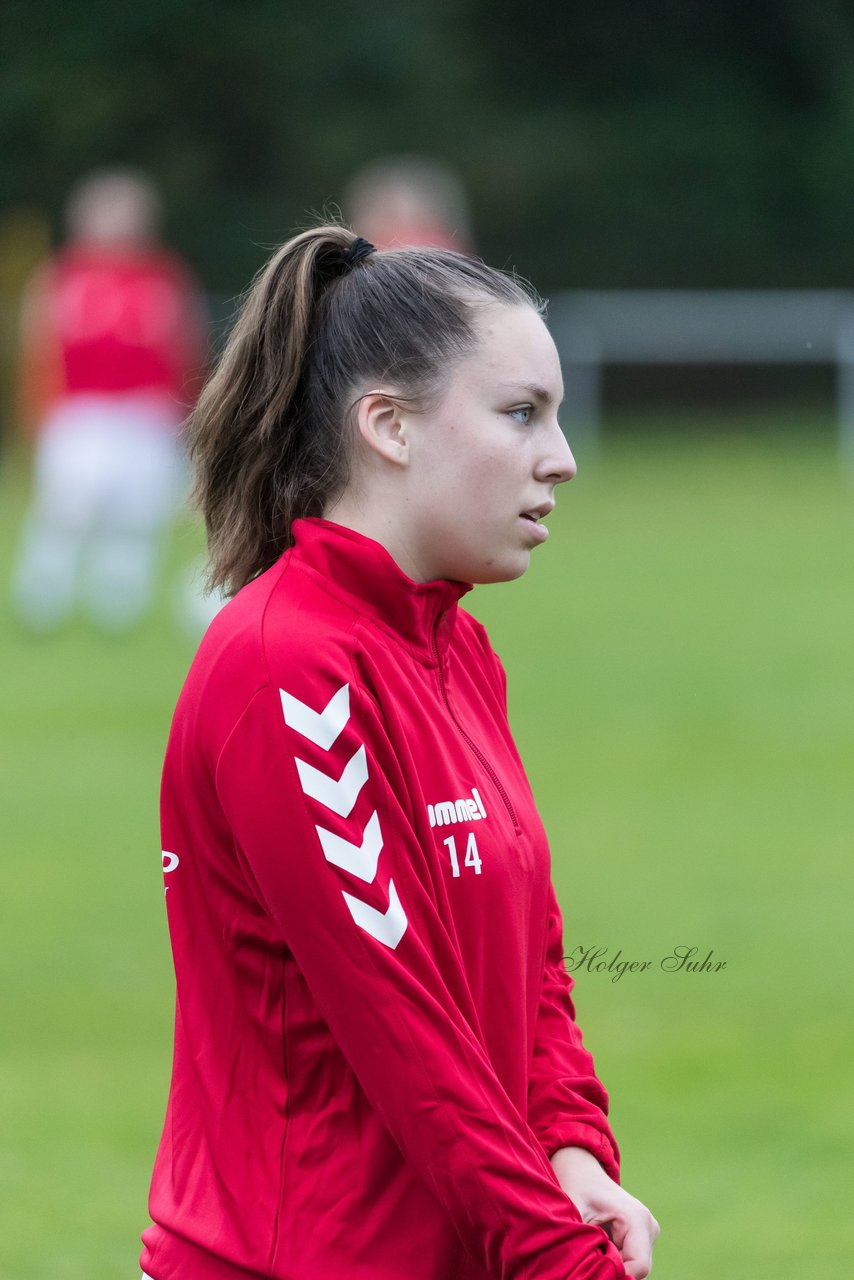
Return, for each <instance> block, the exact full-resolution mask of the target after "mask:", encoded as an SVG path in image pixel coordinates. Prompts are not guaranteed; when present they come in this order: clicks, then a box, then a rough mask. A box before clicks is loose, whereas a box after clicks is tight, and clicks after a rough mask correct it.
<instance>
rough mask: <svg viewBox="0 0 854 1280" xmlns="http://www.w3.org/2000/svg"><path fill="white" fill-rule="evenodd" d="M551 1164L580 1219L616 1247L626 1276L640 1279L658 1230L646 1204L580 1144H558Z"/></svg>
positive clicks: (649, 1265)
mask: <svg viewBox="0 0 854 1280" xmlns="http://www.w3.org/2000/svg"><path fill="white" fill-rule="evenodd" d="M551 1163H552V1168H553V1169H554V1171H555V1173H556V1174H557V1179H558V1182H559V1183H560V1185H561V1187H562V1188H563V1190H564V1191H565V1192H566V1194H567V1195H568V1196H569V1198H570V1200H571V1201H572V1202H573V1204H574V1205H575V1207H576V1209H577V1210H578V1212H579V1213H580V1214H581V1217H582V1218H583V1220H584V1221H585V1222H592V1223H595V1224H596V1225H597V1226H600V1227H602V1228H603V1230H604V1231H605V1232H607V1234H608V1236H609V1237H610V1238H611V1240H612V1241H613V1243H614V1245H615V1246H616V1247H617V1248H618V1249H619V1251H620V1255H621V1257H622V1259H623V1266H624V1267H625V1268H626V1271H627V1272H628V1273H629V1275H630V1276H633V1277H634V1278H635V1280H644V1277H645V1276H648V1275H649V1273H650V1270H651V1268H652V1246H653V1245H654V1244H655V1241H656V1239H657V1238H658V1233H659V1231H660V1229H661V1228H660V1227H659V1225H658V1223H657V1222H656V1220H655V1218H654V1217H653V1216H652V1214H651V1213H650V1211H649V1209H647V1207H646V1205H643V1204H641V1202H640V1200H636V1199H635V1197H634V1196H630V1195H629V1193H628V1191H624V1190H623V1188H622V1187H621V1186H620V1185H619V1183H617V1182H614V1180H613V1179H612V1178H609V1177H608V1175H607V1173H606V1172H605V1170H604V1169H603V1168H602V1166H601V1164H600V1163H599V1161H598V1160H597V1159H596V1157H595V1156H594V1155H593V1153H592V1152H591V1151H587V1150H585V1148H584V1147H561V1149H560V1150H559V1151H556V1152H555V1153H554V1155H553V1156H552V1157H551Z"/></svg>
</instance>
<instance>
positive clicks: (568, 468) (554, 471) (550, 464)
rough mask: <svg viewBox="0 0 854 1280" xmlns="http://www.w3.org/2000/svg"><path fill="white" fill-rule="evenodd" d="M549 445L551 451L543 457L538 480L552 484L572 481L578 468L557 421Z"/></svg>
mask: <svg viewBox="0 0 854 1280" xmlns="http://www.w3.org/2000/svg"><path fill="white" fill-rule="evenodd" d="M549 445H550V448H549V451H548V453H547V454H545V455H544V456H543V459H542V462H541V463H540V466H539V468H538V473H539V474H538V479H544V480H550V481H551V482H552V484H563V483H564V482H565V481H567V480H571V479H572V477H573V476H574V475H575V473H576V471H577V470H578V467H577V466H576V463H575V458H574V457H573V454H572V450H571V449H570V447H569V441H568V440H567V438H566V436H565V435H564V434H563V429H562V427H561V426H560V423H558V422H557V421H555V424H554V429H553V431H552V433H551V438H550V441H549Z"/></svg>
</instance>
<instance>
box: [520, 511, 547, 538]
mask: <svg viewBox="0 0 854 1280" xmlns="http://www.w3.org/2000/svg"><path fill="white" fill-rule="evenodd" d="M519 519H520V520H521V522H522V524H524V526H525V529H526V530H527V532H528V533H529V534H530V536H531V537H532V538H533V539H534V540H535V541H536V542H545V540H546V538H547V537H548V536H549V531H548V529H547V528H546V526H545V525H544V524H540V522H539V520H537V519H536V517H534V516H529V515H521V516H520V517H519Z"/></svg>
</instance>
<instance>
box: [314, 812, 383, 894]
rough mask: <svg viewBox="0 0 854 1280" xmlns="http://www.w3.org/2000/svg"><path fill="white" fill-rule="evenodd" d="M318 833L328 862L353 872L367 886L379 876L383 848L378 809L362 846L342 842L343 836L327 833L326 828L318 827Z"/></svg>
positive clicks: (368, 823) (370, 820)
mask: <svg viewBox="0 0 854 1280" xmlns="http://www.w3.org/2000/svg"><path fill="white" fill-rule="evenodd" d="M316 831H317V834H318V835H319V836H320V843H321V844H322V845H323V853H324V855H325V857H326V861H327V862H333V863H334V864H335V866H336V867H342V868H343V870H344V871H350V872H352V874H353V875H354V876H358V877H359V879H360V880H364V881H365V883H366V884H371V883H372V882H373V880H374V879H375V877H376V874H377V861H378V859H379V856H380V850H381V849H382V847H383V836H382V832H381V831H380V818H379V814H378V813H377V811H376V809H374V811H373V813H372V814H371V816H370V818H369V819H368V822H367V824H366V826H365V835H364V839H363V840H362V843H361V844H351V842H350V841H349V840H342V838H341V836H336V835H335V833H334V831H327V830H326V828H325V827H317V828H316Z"/></svg>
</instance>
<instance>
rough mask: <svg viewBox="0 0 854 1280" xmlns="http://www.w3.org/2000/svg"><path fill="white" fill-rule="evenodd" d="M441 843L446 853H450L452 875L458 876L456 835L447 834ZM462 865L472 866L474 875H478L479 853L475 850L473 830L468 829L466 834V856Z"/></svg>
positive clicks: (458, 864) (458, 863) (458, 862)
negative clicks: (445, 848)
mask: <svg viewBox="0 0 854 1280" xmlns="http://www.w3.org/2000/svg"><path fill="white" fill-rule="evenodd" d="M443 844H444V845H445V846H446V847H447V850H448V853H449V854H450V855H451V872H452V873H453V875H455V876H458V875H459V874H460V860H459V858H458V857H457V840H456V836H448V838H447V840H445V841H443ZM463 866H464V867H474V873H475V875H477V876H479V875H480V867H481V862H480V854H479V853H478V851H477V841H476V840H475V838H474V832H473V831H470V832H469V834H468V839H467V841H466V856H465V858H464V859H463Z"/></svg>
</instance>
